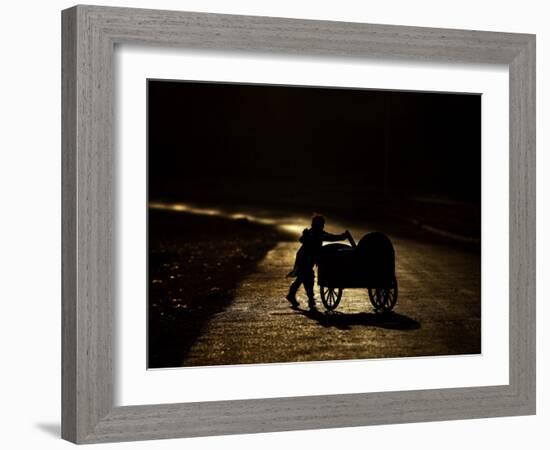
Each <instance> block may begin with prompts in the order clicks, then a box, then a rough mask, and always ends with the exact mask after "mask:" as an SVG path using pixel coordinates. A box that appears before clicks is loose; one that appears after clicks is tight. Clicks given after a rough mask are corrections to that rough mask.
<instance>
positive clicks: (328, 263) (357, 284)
mask: <svg viewBox="0 0 550 450" xmlns="http://www.w3.org/2000/svg"><path fill="white" fill-rule="evenodd" d="M349 238H350V243H351V244H352V245H346V244H328V245H324V246H323V247H321V251H320V254H319V258H318V261H317V283H318V285H319V289H320V291H321V300H322V302H323V305H324V306H325V308H326V309H327V310H329V311H332V310H334V309H336V307H337V306H338V304H339V303H340V300H341V299H342V294H343V292H344V289H366V290H367V291H368V296H369V299H370V302H371V303H372V306H373V307H374V309H375V310H376V311H377V312H387V311H391V310H392V309H393V308H394V306H395V304H396V303H397V294H398V289H397V278H396V276H395V251H394V248H393V245H392V243H391V241H390V239H389V238H388V237H387V236H386V235H385V234H383V233H379V232H373V233H368V234H366V235H365V236H363V238H362V239H361V240H360V241H359V243H358V244H357V245H356V244H355V241H354V240H353V238H352V237H351V235H349Z"/></svg>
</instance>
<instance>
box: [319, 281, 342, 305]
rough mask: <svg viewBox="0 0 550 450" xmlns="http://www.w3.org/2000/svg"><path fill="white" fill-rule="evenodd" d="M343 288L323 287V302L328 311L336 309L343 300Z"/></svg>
mask: <svg viewBox="0 0 550 450" xmlns="http://www.w3.org/2000/svg"><path fill="white" fill-rule="evenodd" d="M342 292H343V289H342V288H333V287H327V286H321V300H322V301H323V305H325V308H326V309H327V310H328V311H332V310H333V309H336V307H337V306H338V303H340V299H341V298H342Z"/></svg>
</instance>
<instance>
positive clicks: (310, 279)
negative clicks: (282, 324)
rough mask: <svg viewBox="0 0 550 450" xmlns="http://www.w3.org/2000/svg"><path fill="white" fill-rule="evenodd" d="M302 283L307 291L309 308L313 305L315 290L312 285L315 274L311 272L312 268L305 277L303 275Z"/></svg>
mask: <svg viewBox="0 0 550 450" xmlns="http://www.w3.org/2000/svg"><path fill="white" fill-rule="evenodd" d="M303 283H304V289H305V290H306V293H307V299H308V305H309V307H310V308H314V307H315V292H314V291H313V286H314V283H315V274H314V273H313V270H312V271H311V273H308V274H307V277H304V280H303Z"/></svg>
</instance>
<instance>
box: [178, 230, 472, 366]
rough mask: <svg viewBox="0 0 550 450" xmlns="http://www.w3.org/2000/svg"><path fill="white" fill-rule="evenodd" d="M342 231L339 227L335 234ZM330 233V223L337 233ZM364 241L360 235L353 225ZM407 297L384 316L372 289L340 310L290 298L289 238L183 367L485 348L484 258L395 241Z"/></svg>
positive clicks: (354, 292)
mask: <svg viewBox="0 0 550 450" xmlns="http://www.w3.org/2000/svg"><path fill="white" fill-rule="evenodd" d="M336 229H338V228H336ZM330 230H331V228H330V227H329V231H330ZM350 230H351V231H352V233H353V235H354V236H355V238H356V240H358V238H360V237H361V235H362V234H363V233H362V232H361V230H358V229H353V228H350ZM390 238H391V239H392V241H393V243H394V246H395V251H396V267H397V279H398V283H399V299H398V303H397V305H396V307H395V309H394V313H393V314H390V315H388V316H384V315H380V314H375V313H374V310H373V308H372V306H371V304H370V302H369V300H368V294H367V291H366V290H365V289H348V290H344V294H343V297H342V301H341V303H340V305H339V306H338V308H337V310H336V311H335V312H332V313H326V312H325V310H324V307H323V305H322V303H321V300H320V295H319V293H318V287H317V286H316V290H317V294H316V295H317V304H318V312H310V311H309V310H308V308H307V301H306V298H305V294H304V291H303V290H300V292H299V301H300V304H301V306H300V309H298V310H293V309H291V308H290V305H289V303H288V302H287V301H286V300H285V295H286V292H287V290H288V286H289V284H290V282H291V279H288V278H285V274H286V273H287V272H288V271H289V268H291V267H292V265H293V261H294V255H295V252H296V250H297V249H298V245H299V244H298V243H297V242H296V243H293V242H281V243H279V244H278V245H277V246H276V247H275V248H273V249H272V250H271V251H270V252H269V253H268V254H267V255H266V257H265V258H264V260H263V261H261V262H260V264H259V266H258V270H257V271H256V272H255V273H253V274H252V275H250V276H249V277H248V278H247V279H245V280H244V281H243V282H242V283H241V285H240V287H239V289H238V291H237V294H236V296H235V299H234V301H233V302H232V304H231V305H229V306H228V307H227V309H226V310H224V311H222V312H220V313H218V314H217V315H215V316H213V317H212V318H211V319H210V320H209V322H207V323H206V324H205V326H204V329H203V331H202V333H201V334H200V336H199V337H198V339H197V340H196V342H195V343H194V344H193V345H192V347H191V348H190V351H189V352H188V354H187V355H186V357H185V359H184V361H183V364H182V365H184V366H202V365H217V364H251V363H269V362H291V361H319V360H334V359H357V358H379V357H402V356H424V355H449V354H471V353H479V352H480V351H481V338H480V336H481V334H480V329H481V322H480V313H481V311H480V299H479V297H480V257H479V254H476V253H475V252H471V251H467V250H464V249H462V248H460V247H456V248H455V247H454V246H451V245H446V244H445V245H443V244H434V243H428V242H422V241H419V240H409V239H405V238H395V237H393V236H391V235H390Z"/></svg>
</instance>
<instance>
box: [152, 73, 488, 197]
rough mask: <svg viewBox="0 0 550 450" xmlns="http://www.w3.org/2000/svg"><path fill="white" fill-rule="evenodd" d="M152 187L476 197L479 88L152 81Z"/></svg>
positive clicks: (221, 192)
mask: <svg viewBox="0 0 550 450" xmlns="http://www.w3.org/2000/svg"><path fill="white" fill-rule="evenodd" d="M148 158H149V160H148V164H149V165H148V167H149V198H150V199H152V200H168V199H170V200H181V201H194V202H200V201H205V202H208V203H217V202H219V203H224V202H237V203H242V204H245V203H246V204H256V205H259V206H266V207H269V206H281V205H282V206H284V205H304V206H312V207H316V206H319V205H320V206H323V202H326V203H327V204H331V203H334V202H336V201H338V200H339V199H348V200H349V199H351V198H353V199H354V200H353V202H354V203H353V202H352V203H351V204H356V205H357V204H358V202H359V203H361V202H365V203H369V201H371V200H372V199H380V198H382V197H384V196H385V197H388V196H390V197H402V196H420V195H421V196H438V197H445V198H450V199H454V200H459V201H466V202H471V203H474V204H476V203H477V204H479V202H480V188H481V96H479V95H473V94H471V95H470V94H444V93H417V92H399V91H376V90H365V89H336V88H307V87H292V86H272V85H250V84H219V83H202V82H201V83H197V82H185V81H162V80H149V81H148Z"/></svg>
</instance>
